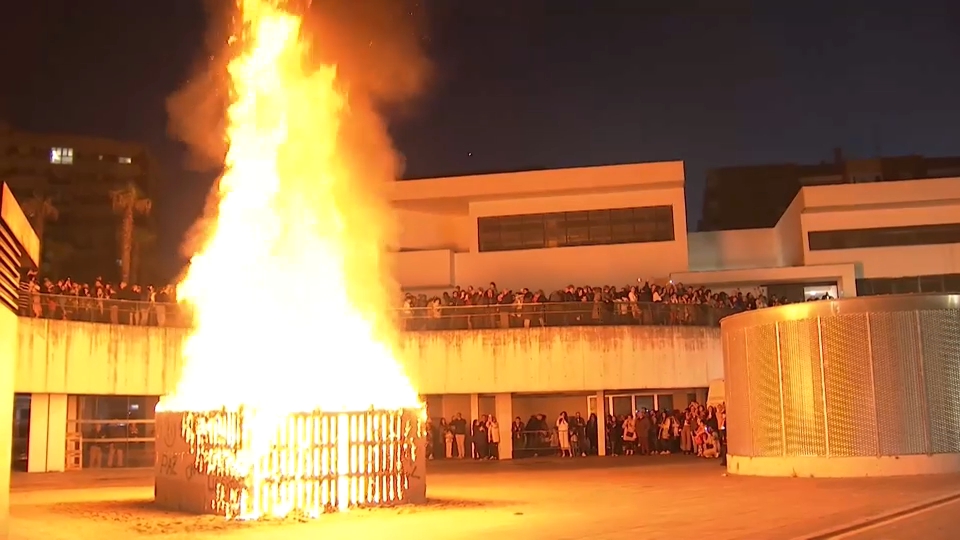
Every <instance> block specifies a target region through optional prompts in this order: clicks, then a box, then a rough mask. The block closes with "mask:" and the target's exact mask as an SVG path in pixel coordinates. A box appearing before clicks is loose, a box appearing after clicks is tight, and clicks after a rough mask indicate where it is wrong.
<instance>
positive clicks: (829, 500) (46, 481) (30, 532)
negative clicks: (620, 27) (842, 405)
mask: <svg viewBox="0 0 960 540" xmlns="http://www.w3.org/2000/svg"><path fill="white" fill-rule="evenodd" d="M151 474H152V471H144V470H133V471H85V472H79V473H67V474H44V475H36V474H34V475H26V474H20V475H15V476H14V487H13V492H12V494H11V503H12V505H13V507H12V508H11V514H12V518H13V519H12V524H11V533H12V538H13V539H15V540H22V539H31V540H34V539H37V540H39V539H43V540H60V539H64V540H65V539H70V540H77V539H95V540H102V539H117V540H120V539H122V540H127V539H135V538H151V539H156V540H167V539H188V538H189V539H191V540H192V539H197V540H203V539H212V538H225V539H237V540H243V539H263V538H282V539H284V540H297V539H299V538H321V537H322V538H330V539H341V538H342V539H348V540H349V539H354V538H363V539H367V538H369V539H380V538H384V539H391V540H408V539H410V540H414V539H415V540H424V539H425V538H443V539H444V540H457V539H460V538H464V539H467V538H469V539H470V540H476V539H477V538H496V539H497V540H511V539H514V538H515V539H522V540H539V539H545V540H546V539H549V540H561V539H571V540H572V539H591V540H600V539H608V538H609V539H622V538H642V539H644V540H656V539H659V538H664V539H670V540H675V539H677V538H710V539H711V540H726V539H741V538H743V539H748V538H749V539H753V538H756V539H762V540H777V539H784V540H787V539H794V538H810V539H813V538H825V539H826V538H852V539H857V540H863V539H868V538H876V539H883V540H899V539H910V540H914V539H916V538H920V537H923V538H925V539H929V540H934V539H939V538H955V537H956V532H955V525H954V523H956V515H957V512H960V502H947V503H943V504H940V505H936V504H934V503H935V502H936V501H939V500H944V499H946V498H948V497H950V496H951V495H955V494H956V496H957V500H958V501H960V476H939V477H935V476H930V477H910V478H887V479H856V480H853V479H850V480H815V479H809V478H782V479H771V478H747V477H737V476H725V475H724V474H723V470H722V468H721V467H720V466H718V465H717V462H716V461H709V462H706V461H701V460H695V459H692V458H685V457H681V456H663V457H660V456H657V457H634V458H624V457H620V458H587V459H567V460H559V459H552V458H551V459H539V460H520V461H515V462H502V463H495V462H483V463H431V467H430V469H429V473H428V482H429V483H428V497H429V499H430V503H429V504H427V505H426V506H422V507H405V508H394V509H380V510H364V511H353V512H348V513H345V514H335V515H329V516H324V517H323V518H321V519H319V520H316V521H313V522H308V523H280V522H273V523H271V522H265V523H232V522H225V521H223V520H222V519H221V518H215V517H211V516H190V515H181V514H173V513H169V512H164V511H161V510H158V509H156V508H154V507H153V503H152V500H151V499H152V495H153V487H152V477H151ZM923 505H926V506H929V508H927V509H926V510H925V511H922V512H919V513H917V512H911V511H909V509H910V508H912V507H917V506H923ZM898 512H900V513H902V514H903V515H900V516H899V517H891V516H892V515H893V514H895V513H898ZM878 519H879V521H880V522H879V523H874V524H872V525H871V521H877V520H878ZM844 528H849V530H847V531H844V530H843V529H844ZM831 531H833V532H831Z"/></svg>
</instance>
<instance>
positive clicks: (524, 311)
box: [20, 273, 788, 330]
mask: <svg viewBox="0 0 960 540" xmlns="http://www.w3.org/2000/svg"><path fill="white" fill-rule="evenodd" d="M20 289H21V294H20V313H21V315H23V316H25V317H42V318H48V319H67V320H79V321H88V322H104V323H112V324H132V325H141V326H183V325H186V324H188V323H189V317H188V316H187V314H186V313H185V312H183V310H181V309H180V306H178V305H177V304H176V290H175V288H174V287H173V286H172V285H167V286H162V287H154V286H153V285H143V286H141V285H137V284H128V283H124V282H120V283H116V284H114V283H109V282H107V281H105V280H103V279H101V278H97V279H96V280H94V282H93V283H92V284H88V283H80V282H76V281H73V280H71V279H69V278H66V279H59V280H51V279H48V278H41V277H38V276H37V275H36V273H30V274H28V275H27V276H26V278H25V279H24V280H23V281H22V282H21V284H20ZM785 303H788V302H787V300H786V299H785V298H778V297H776V296H770V297H767V296H766V295H765V294H763V292H762V291H761V290H757V291H749V292H742V291H739V290H738V291H734V292H732V293H728V292H725V291H713V290H711V289H709V288H707V287H703V286H685V285H683V284H682V283H673V282H669V283H667V284H664V285H661V284H657V283H654V282H650V281H638V283H637V284H636V285H629V286H624V287H615V286H612V285H606V286H602V287H591V286H580V287H577V286H574V285H569V286H567V287H566V288H563V289H557V290H554V291H552V292H550V293H546V292H544V291H543V290H542V289H539V290H531V289H528V288H523V289H519V290H516V291H514V290H510V289H506V288H499V287H497V284H496V283H492V282H491V283H490V284H489V285H488V286H487V287H486V288H483V287H466V288H462V287H455V288H454V289H453V290H451V291H447V292H444V293H442V294H440V295H433V296H427V295H425V294H419V295H414V294H406V295H405V296H404V297H403V299H402V303H401V307H400V310H399V316H400V320H401V324H402V327H403V328H404V329H405V330H446V329H483V328H529V327H538V326H579V325H608V324H616V325H622V324H642V325H672V326H675V325H695V326H715V325H717V324H718V323H719V320H720V319H721V318H723V317H725V316H726V315H729V314H732V313H737V312H740V311H744V310H750V309H759V308H763V307H766V306H772V305H780V304H785Z"/></svg>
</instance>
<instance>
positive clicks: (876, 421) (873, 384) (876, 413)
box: [863, 313, 881, 456]
mask: <svg viewBox="0 0 960 540" xmlns="http://www.w3.org/2000/svg"><path fill="white" fill-rule="evenodd" d="M863 316H864V319H865V320H866V322H867V362H868V365H869V366H870V392H871V393H872V394H873V434H874V435H875V436H876V437H877V448H876V451H877V452H876V455H877V456H880V455H881V452H880V407H877V381H876V379H875V378H874V375H873V339H872V338H871V334H872V333H871V332H870V313H864V315H863Z"/></svg>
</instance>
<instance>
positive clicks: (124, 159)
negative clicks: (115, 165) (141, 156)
mask: <svg viewBox="0 0 960 540" xmlns="http://www.w3.org/2000/svg"><path fill="white" fill-rule="evenodd" d="M117 160H118V161H120V163H123V164H124V165H126V164H129V163H133V160H132V159H130V158H128V157H123V156H120V157H119V158H117Z"/></svg>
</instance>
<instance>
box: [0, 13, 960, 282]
mask: <svg viewBox="0 0 960 540" xmlns="http://www.w3.org/2000/svg"><path fill="white" fill-rule="evenodd" d="M327 1H328V2H334V1H335V0H327ZM353 1H354V2H356V3H362V2H367V1H371V2H372V1H373V0H353ZM377 1H382V0H377ZM398 1H405V2H407V3H408V4H411V6H410V8H409V10H410V13H411V15H410V19H416V21H411V20H402V19H398V20H397V27H398V29H400V30H399V31H402V32H411V33H412V35H411V36H408V37H411V38H412V39H413V41H415V42H416V43H417V44H418V45H419V46H420V47H422V48H423V50H424V52H425V54H426V56H427V57H428V58H429V59H430V61H431V62H432V77H431V78H430V79H429V84H428V85H427V86H426V89H425V91H424V92H423V93H422V94H421V95H420V97H419V98H418V99H417V100H416V101H415V102H414V103H413V104H412V105H411V106H407V107H404V108H403V110H402V111H400V112H397V111H396V110H394V109H390V110H389V112H390V118H391V124H390V126H391V132H392V133H393V134H394V138H395V142H396V146H397V147H398V149H399V150H400V151H401V152H402V154H403V155H404V156H405V159H406V164H407V168H406V172H405V174H404V176H405V177H408V178H416V177H425V176H446V175H458V174H469V173H475V172H491V171H508V170H520V169H527V168H548V167H565V166H582V165H599V164H609V163H620V162H635V161H658V160H672V159H683V160H684V161H686V163H687V185H688V188H687V198H688V207H689V209H690V212H689V214H688V216H689V222H690V224H691V226H692V225H695V224H696V220H697V219H698V218H699V214H700V205H701V203H702V200H701V199H702V193H701V192H702V187H703V182H704V174H705V171H706V169H708V168H710V167H717V166H724V165H739V164H753V163H770V162H784V161H794V162H818V161H821V160H828V159H830V158H831V151H832V148H833V147H835V146H841V147H843V149H844V151H845V153H846V154H847V155H849V156H854V157H869V156H873V155H877V154H884V155H897V154H901V155H902V154H910V153H917V154H925V155H955V154H960V140H958V136H957V129H956V126H958V125H960V106H958V105H960V103H958V96H960V70H958V69H957V59H958V58H960V31H958V29H960V4H957V3H956V2H948V1H939V0H918V1H913V2H892V1H888V0H875V1H872V2H871V1H867V2H861V1H843V0H832V1H820V0H818V1H808V2H802V3H794V2H744V1H717V0H712V1H694V2H684V1H674V2H660V1H648V0H632V1H620V0H608V1H600V0H591V1H587V0H583V1H572V0H426V1H424V0H421V1H419V2H413V1H412V0H409V1H408V0H398ZM340 3H343V2H342V1H341V2H340ZM754 4H756V5H758V6H761V5H762V6H764V7H762V8H761V9H757V8H755V7H754ZM788 5H794V6H801V7H802V9H801V8H796V9H788V7H787V6H788ZM211 21H212V18H211V17H208V16H207V11H205V9H204V6H203V4H202V2H201V1H200V0H196V1H194V0H164V1H162V2H161V1H154V2H148V1H143V0H141V1H130V0H89V1H85V2H78V1H76V0H32V1H29V2H18V3H17V4H16V6H15V7H13V9H12V11H9V10H8V8H5V12H4V17H3V21H2V22H0V69H2V71H0V72H2V73H3V74H4V78H3V83H2V84H0V119H4V120H6V121H7V122H9V123H10V124H12V125H14V126H15V127H17V128H19V129H25V130H35V131H43V132H55V133H77V134H92V135H100V136H106V137H111V138H118V139H133V140H137V141H141V142H144V143H146V144H147V145H149V146H150V148H151V149H152V151H153V152H154V153H155V154H156V155H157V156H158V157H159V159H160V161H161V164H162V167H163V172H162V180H163V182H164V184H165V187H164V189H163V192H162V193H160V194H158V196H157V201H156V204H157V206H156V208H157V212H158V215H159V218H160V223H161V227H162V231H161V241H162V243H163V245H164V247H165V252H167V253H169V254H171V258H172V257H173V254H174V253H176V251H177V246H178V244H179V242H180V239H181V237H182V234H183V232H184V230H185V229H186V228H187V227H188V226H189V225H190V224H191V223H192V222H193V220H195V219H196V217H197V216H198V214H199V212H200V209H201V207H202V205H203V199H204V196H205V194H206V193H207V192H208V190H209V188H210V185H211V182H212V179H213V178H214V177H215V173H213V172H211V171H209V170H208V171H196V170H191V169H190V168H189V167H188V166H187V163H188V159H187V150H186V148H185V147H184V145H182V144H180V143H178V142H176V141H174V140H171V138H170V137H168V135H167V113H166V108H165V102H166V98H167V97H168V96H169V95H170V94H172V93H173V92H175V91H176V90H177V89H178V88H180V87H181V86H182V85H183V84H184V82H185V80H186V79H187V78H189V77H191V76H193V75H195V74H196V71H197V67H198V65H199V64H198V62H199V61H200V60H201V59H203V58H204V57H205V54H206V53H205V48H204V44H205V40H206V39H207V38H208V36H209V32H208V28H209V26H210V25H211V24H212V22H211ZM412 22H425V23H426V24H425V25H421V26H419V27H417V26H415V25H414V24H411V23H412ZM745 196H746V195H745ZM172 262H173V261H171V263H172Z"/></svg>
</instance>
